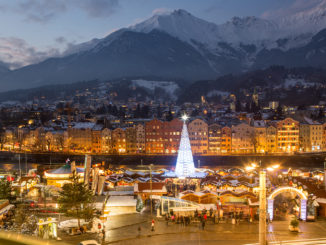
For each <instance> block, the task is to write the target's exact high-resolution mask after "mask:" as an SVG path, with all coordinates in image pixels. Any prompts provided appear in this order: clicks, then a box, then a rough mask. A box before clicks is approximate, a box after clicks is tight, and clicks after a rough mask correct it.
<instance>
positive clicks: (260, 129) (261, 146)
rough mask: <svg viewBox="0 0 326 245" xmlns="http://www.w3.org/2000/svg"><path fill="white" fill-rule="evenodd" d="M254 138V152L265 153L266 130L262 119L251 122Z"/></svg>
mask: <svg viewBox="0 0 326 245" xmlns="http://www.w3.org/2000/svg"><path fill="white" fill-rule="evenodd" d="M253 126H254V130H255V133H254V135H255V139H254V140H253V146H254V152H255V153H265V152H266V150H267V131H266V124H265V122H264V121H254V122H253Z"/></svg>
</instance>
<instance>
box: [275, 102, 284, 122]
mask: <svg viewBox="0 0 326 245" xmlns="http://www.w3.org/2000/svg"><path fill="white" fill-rule="evenodd" d="M276 117H277V119H283V117H284V115H283V109H282V106H281V105H280V104H279V105H278V107H277V108H276Z"/></svg>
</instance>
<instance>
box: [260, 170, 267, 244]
mask: <svg viewBox="0 0 326 245" xmlns="http://www.w3.org/2000/svg"><path fill="white" fill-rule="evenodd" d="M259 244H260V245H266V171H265V170H261V169H260V171H259Z"/></svg>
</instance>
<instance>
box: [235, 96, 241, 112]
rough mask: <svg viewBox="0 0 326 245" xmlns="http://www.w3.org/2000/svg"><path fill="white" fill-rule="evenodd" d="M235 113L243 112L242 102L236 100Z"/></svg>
mask: <svg viewBox="0 0 326 245" xmlns="http://www.w3.org/2000/svg"><path fill="white" fill-rule="evenodd" d="M235 111H236V112H240V111H242V106H241V102H240V100H238V99H237V100H236V102H235Z"/></svg>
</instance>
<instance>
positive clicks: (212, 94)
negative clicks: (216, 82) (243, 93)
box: [207, 90, 230, 97]
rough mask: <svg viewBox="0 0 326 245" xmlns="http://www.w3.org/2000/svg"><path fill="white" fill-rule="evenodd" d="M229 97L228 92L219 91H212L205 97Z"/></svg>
mask: <svg viewBox="0 0 326 245" xmlns="http://www.w3.org/2000/svg"><path fill="white" fill-rule="evenodd" d="M229 95H230V93H229V92H225V91H220V90H212V91H210V92H208V93H207V97H213V96H221V97H227V96H229Z"/></svg>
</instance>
